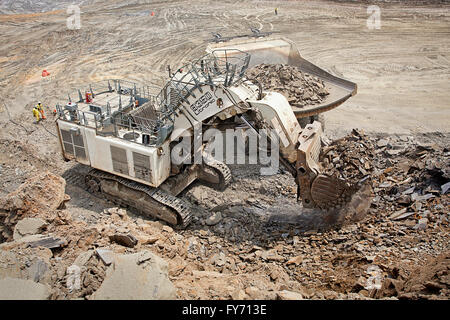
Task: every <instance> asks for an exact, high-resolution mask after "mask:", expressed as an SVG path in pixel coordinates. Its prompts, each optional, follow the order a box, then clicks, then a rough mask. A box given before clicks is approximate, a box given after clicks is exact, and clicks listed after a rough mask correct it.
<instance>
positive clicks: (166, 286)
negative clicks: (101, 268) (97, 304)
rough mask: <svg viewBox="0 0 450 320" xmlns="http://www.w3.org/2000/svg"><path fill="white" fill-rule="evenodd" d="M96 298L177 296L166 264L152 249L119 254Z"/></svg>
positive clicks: (118, 298) (143, 298)
mask: <svg viewBox="0 0 450 320" xmlns="http://www.w3.org/2000/svg"><path fill="white" fill-rule="evenodd" d="M114 260H115V261H114V263H113V264H112V265H111V266H110V267H109V268H108V270H107V271H106V277H105V280H104V281H103V283H102V285H101V286H100V288H99V289H98V290H97V291H96V292H95V293H94V294H93V295H92V297H91V298H92V299H94V300H168V299H175V298H176V291H175V287H174V285H173V284H172V282H170V280H169V278H168V266H167V263H166V262H165V261H164V260H163V259H161V258H160V257H158V256H156V255H154V254H153V253H151V252H150V251H141V252H138V253H135V254H128V255H117V256H115V259H114Z"/></svg>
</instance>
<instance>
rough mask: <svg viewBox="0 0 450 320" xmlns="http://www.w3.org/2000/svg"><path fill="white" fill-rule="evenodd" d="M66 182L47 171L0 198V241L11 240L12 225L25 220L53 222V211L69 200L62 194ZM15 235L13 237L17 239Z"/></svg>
mask: <svg viewBox="0 0 450 320" xmlns="http://www.w3.org/2000/svg"><path fill="white" fill-rule="evenodd" d="M65 187H66V181H65V180H64V178H62V177H61V176H58V175H55V174H53V173H51V172H49V171H45V172H42V173H39V174H37V175H35V176H33V177H31V178H29V179H28V180H27V181H25V182H24V183H23V184H22V185H20V186H19V188H17V190H15V191H13V192H11V193H9V194H8V195H7V196H6V197H3V198H0V225H2V228H1V230H0V231H1V233H2V234H1V237H0V241H2V239H1V238H3V239H6V240H11V238H13V237H12V235H13V232H12V230H14V226H15V225H16V223H17V222H18V221H19V220H22V219H24V218H34V217H39V218H43V219H50V220H51V219H52V217H53V216H54V213H53V212H54V210H56V209H58V208H60V207H61V206H62V205H63V203H64V201H67V200H68V199H69V197H68V196H66V194H65ZM17 236H18V235H17V234H16V237H17Z"/></svg>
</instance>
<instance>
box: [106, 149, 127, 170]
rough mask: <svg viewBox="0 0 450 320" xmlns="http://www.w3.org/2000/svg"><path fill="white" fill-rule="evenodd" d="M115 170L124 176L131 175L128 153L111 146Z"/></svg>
mask: <svg viewBox="0 0 450 320" xmlns="http://www.w3.org/2000/svg"><path fill="white" fill-rule="evenodd" d="M110 149H111V159H112V165H113V170H114V171H115V172H119V173H122V174H126V175H129V172H128V160H127V151H126V150H125V149H122V148H118V147H115V146H110Z"/></svg>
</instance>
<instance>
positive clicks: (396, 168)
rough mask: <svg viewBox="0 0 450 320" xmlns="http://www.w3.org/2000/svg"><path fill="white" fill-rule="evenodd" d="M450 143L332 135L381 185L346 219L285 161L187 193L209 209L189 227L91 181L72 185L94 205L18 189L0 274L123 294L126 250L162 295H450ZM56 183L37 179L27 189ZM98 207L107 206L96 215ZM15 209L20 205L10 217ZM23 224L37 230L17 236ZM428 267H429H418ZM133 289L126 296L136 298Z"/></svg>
mask: <svg viewBox="0 0 450 320" xmlns="http://www.w3.org/2000/svg"><path fill="white" fill-rule="evenodd" d="M344 141H346V143H347V146H348V148H343V145H344ZM380 141H381V143H380ZM446 141H448V137H447V136H440V135H431V136H423V137H421V140H420V141H419V140H417V139H416V138H413V137H409V136H407V137H404V136H373V135H368V134H364V132H362V131H359V130H355V131H353V132H352V133H350V134H349V135H348V136H346V137H344V138H343V140H338V141H334V142H332V143H331V144H330V145H329V147H328V149H327V147H326V148H325V149H324V150H328V151H327V152H326V153H324V154H323V155H322V157H323V159H325V158H328V159H329V160H328V161H330V163H331V162H334V163H337V164H338V165H341V168H344V167H345V166H346V165H347V166H348V165H349V166H351V167H350V168H347V169H348V171H346V172H347V173H348V176H346V177H345V178H347V179H350V180H351V181H353V182H357V181H360V180H361V179H364V178H366V181H368V182H369V181H370V186H371V188H372V197H373V200H372V201H371V204H370V210H369V212H368V213H367V214H366V215H365V216H364V217H362V218H361V219H358V220H356V221H349V222H348V223H345V224H342V225H336V223H335V221H333V220H327V215H326V213H321V212H316V211H308V210H305V209H304V208H302V206H301V205H300V204H299V203H297V201H296V189H295V186H296V184H295V182H294V180H293V178H292V176H291V175H290V174H289V173H287V172H284V171H283V170H282V169H281V171H280V173H279V174H277V175H274V176H268V177H264V178H263V179H259V178H258V179H255V177H256V176H258V177H259V166H254V167H248V166H242V165H234V166H231V169H232V172H233V177H234V178H233V179H234V181H233V183H232V184H231V185H230V187H229V188H227V189H226V190H225V191H223V192H219V191H216V190H213V189H210V188H208V187H206V186H203V185H201V184H198V183H195V184H194V185H193V186H192V188H190V189H189V190H187V192H186V193H185V194H184V195H183V196H184V197H185V198H186V200H189V201H191V202H192V203H194V206H195V208H196V210H195V212H196V216H195V217H194V221H193V223H192V224H191V225H190V226H189V227H188V228H187V229H186V230H174V229H173V228H171V227H170V226H168V225H166V224H164V223H162V222H160V221H155V220H152V219H145V218H143V217H141V216H139V215H138V214H136V213H134V212H133V211H130V210H127V209H124V208H118V207H115V206H112V205H111V204H110V203H108V202H104V201H103V200H95V199H94V198H92V199H91V198H90V197H92V196H91V195H89V194H88V193H86V191H84V190H83V189H82V188H81V187H83V185H82V184H79V182H76V184H75V183H70V184H68V185H67V187H66V192H71V193H72V194H74V193H81V194H83V197H86V198H87V200H86V201H84V202H83V203H85V206H86V209H83V210H85V211H78V210H80V209H79V208H78V207H72V205H71V202H72V201H74V200H70V201H68V202H66V205H65V206H61V203H59V202H62V203H64V199H66V198H67V197H66V196H65V195H64V192H63V191H61V190H60V191H58V192H59V193H58V194H59V196H58V199H52V201H53V200H54V202H53V203H52V205H48V206H43V205H39V204H38V205H39V208H40V209H39V211H38V210H33V208H32V207H31V206H28V205H27V203H19V204H17V203H16V205H10V204H11V203H15V202H14V201H11V200H12V199H14V198H15V197H17V196H18V194H19V193H18V192H13V193H12V194H10V195H7V196H6V197H5V198H6V200H8V199H9V201H5V199H2V200H1V201H2V203H9V205H8V206H5V207H3V209H2V212H6V218H7V219H6V220H4V221H7V224H6V226H7V229H8V230H9V231H8V232H7V233H6V236H7V239H8V241H4V242H3V243H1V244H0V279H6V278H14V279H23V280H26V281H32V282H34V283H37V284H43V285H46V286H48V287H49V288H50V289H49V290H50V294H49V299H57V300H58V299H80V298H81V299H108V298H113V297H114V298H118V299H119V298H123V297H124V296H121V295H118V294H117V292H119V291H120V290H122V289H120V290H119V289H116V288H125V289H126V288H128V284H127V283H124V282H123V279H121V278H120V277H117V276H116V275H114V272H113V271H112V270H116V271H117V270H118V269H117V257H125V258H124V259H125V260H124V261H125V262H124V264H123V265H122V266H120V264H121V263H119V267H120V268H122V267H123V270H124V272H125V273H126V274H130V275H132V274H139V273H141V272H143V273H144V274H147V272H149V276H151V277H153V276H155V275H156V274H159V275H160V276H162V278H158V279H160V280H161V281H163V282H162V283H164V284H165V285H164V286H166V287H167V288H168V289H167V291H159V293H160V295H156V296H154V295H153V293H150V291H146V289H142V290H143V291H139V292H140V294H142V295H144V294H145V297H146V298H149V299H153V298H161V297H165V298H170V299H172V298H177V299H387V298H389V299H391V298H395V299H419V298H420V299H424V298H426V299H448V281H447V280H446V275H445V270H446V269H445V268H447V266H448V259H447V258H446V259H443V258H438V261H439V262H438V263H437V264H436V263H435V262H433V261H431V262H429V260H430V259H431V258H432V257H438V256H439V255H444V256H445V255H448V248H449V240H448V239H449V237H448V212H449V211H448V208H449V203H448V200H449V194H448V191H444V189H445V188H444V189H443V188H442V186H443V185H445V184H447V183H448V182H449V175H448V174H449V173H448V168H449V163H448V155H449V150H448V149H447V145H448V144H447V143H446ZM343 172H344V171H340V170H337V171H335V172H334V173H335V174H337V175H342V174H343ZM42 177H48V176H47V175H43V176H42ZM342 177H343V176H342ZM367 177H368V178H367ZM44 181H45V180H44ZM44 181H41V182H39V180H38V179H37V178H36V177H32V178H31V179H30V180H29V181H26V182H25V185H24V186H21V187H19V188H18V190H35V188H34V187H33V188H31V187H30V186H31V185H37V186H39V185H40V184H42V183H44ZM46 183H47V184H46V186H47V187H48V188H49V190H53V188H56V186H59V188H61V189H62V190H64V187H65V184H64V183H63V181H61V180H60V178H59V177H58V178H53V179H47V180H46ZM30 188H31V189H30ZM37 190H41V189H37ZM236 195H239V196H236ZM91 202H97V204H96V205H97V206H100V207H98V208H103V209H96V210H100V213H99V214H95V215H89V219H85V218H84V217H85V215H86V214H90V212H92V208H93V206H91V205H90V203H91ZM36 203H37V202H36ZM101 206H103V207H101ZM16 208H17V209H16ZM12 212H17V213H19V214H18V215H17V216H15V217H14V219H11V218H10V217H12V216H13V215H12V214H11V213H12ZM2 217H3V218H5V215H3V216H2ZM27 219H42V221H44V222H45V227H40V226H43V224H42V221H39V222H40V223H39V224H37V225H38V226H39V228H31V229H33V230H32V231H31V233H35V234H28V231H27V232H25V231H23V230H22V231H20V230H21V226H22V225H24V224H25V225H27V224H28V222H27V221H30V220H27ZM32 221H34V220H32ZM32 225H33V224H32ZM2 226H4V225H2ZM16 229H17V232H20V233H21V234H22V232H23V233H24V234H26V235H24V236H23V237H21V238H20V239H14V238H13V232H14V230H16ZM27 230H28V229H27ZM37 244H38V245H37ZM152 255H155V256H157V257H160V258H161V259H163V260H164V261H165V262H166V263H167V276H164V272H165V271H161V270H164V269H165V267H164V265H165V263H163V262H161V266H160V268H161V270H160V269H158V268H156V267H155V268H152V267H150V265H149V268H147V267H145V266H146V265H147V263H149V262H148V261H150V260H152V261H153V258H151V259H150V258H149V259H148V261H147V258H148V257H153V256H152ZM127 257H128V258H127ZM120 259H122V258H120ZM155 261H160V260H159V258H155ZM429 265H430V266H432V265H439V268H437V269H436V268H435V269H433V268H432V267H428V266H429ZM418 268H419V269H420V268H423V270H430V272H429V274H426V273H424V272H425V271H421V272H417V271H415V270H416V269H418ZM108 270H109V271H108ZM121 270H122V269H121ZM130 270H131V271H130ZM420 270H422V269H420ZM154 271H155V273H154V274H153V272H154ZM161 272H162V273H163V274H162V275H161ZM419 273H420V274H423V275H424V276H423V277H417V276H414V275H415V274H419ZM107 279H109V280H107ZM149 279H150V278H149ZM162 279H165V280H162ZM129 281H130V282H133V281H134V280H133V279H131V280H129ZM158 281H159V280H158ZM170 283H171V284H170ZM172 286H173V288H174V289H173V288H172V289H170V288H171V287H172ZM125 289H123V292H128V293H127V296H126V297H128V298H135V297H136V296H135V295H132V294H131V293H129V291H128V290H125ZM164 292H165V293H164ZM142 297H143V296H141V297H140V298H142Z"/></svg>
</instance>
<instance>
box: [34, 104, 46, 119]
mask: <svg viewBox="0 0 450 320" xmlns="http://www.w3.org/2000/svg"><path fill="white" fill-rule="evenodd" d="M36 108H37V109H38V111H39V112H40V113H41V117H42V119H47V118H46V117H45V114H44V106H43V105H42V103H41V102H38V104H37V106H36Z"/></svg>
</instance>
